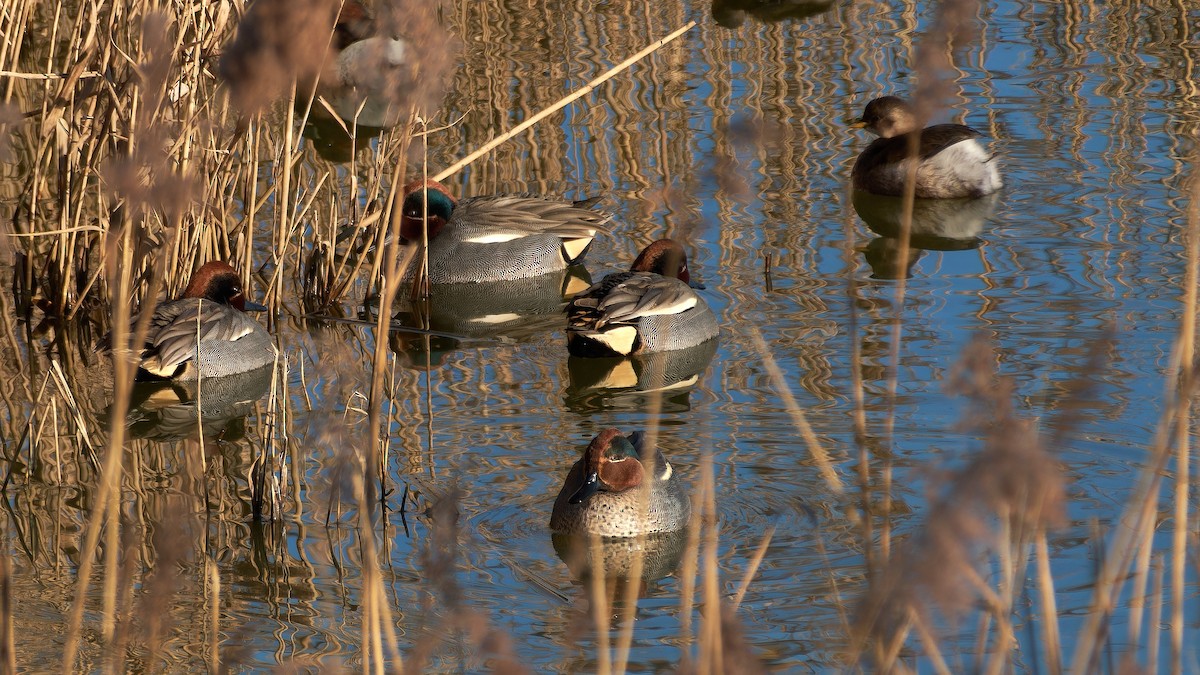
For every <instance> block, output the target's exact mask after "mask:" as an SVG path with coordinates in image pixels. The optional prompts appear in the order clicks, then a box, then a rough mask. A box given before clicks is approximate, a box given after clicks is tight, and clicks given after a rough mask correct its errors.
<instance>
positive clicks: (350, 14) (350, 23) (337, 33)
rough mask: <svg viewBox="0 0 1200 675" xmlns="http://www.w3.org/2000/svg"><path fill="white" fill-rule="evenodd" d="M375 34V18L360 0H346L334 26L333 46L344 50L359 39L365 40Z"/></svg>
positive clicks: (338, 49)
mask: <svg viewBox="0 0 1200 675" xmlns="http://www.w3.org/2000/svg"><path fill="white" fill-rule="evenodd" d="M374 34H375V20H374V19H373V18H372V17H371V14H370V13H369V12H367V8H366V7H363V5H362V3H361V2H358V0H346V1H345V2H343V3H342V9H341V11H340V12H339V13H338V18H337V23H336V24H334V26H333V47H334V49H336V50H337V51H338V52H341V51H343V50H344V49H346V47H349V46H350V45H351V44H353V43H355V42H358V41H359V40H365V39H367V38H369V37H371V36H372V35H374Z"/></svg>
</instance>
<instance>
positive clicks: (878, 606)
mask: <svg viewBox="0 0 1200 675" xmlns="http://www.w3.org/2000/svg"><path fill="white" fill-rule="evenodd" d="M991 358H992V357H991V350H990V349H989V348H988V347H987V346H986V345H985V344H983V343H982V341H979V340H977V341H976V342H975V343H973V344H972V345H971V346H969V347H968V348H967V350H966V352H965V354H964V357H963V360H962V362H961V363H960V365H959V366H958V367H957V368H956V372H955V374H954V377H953V378H952V382H953V383H954V388H955V390H956V391H958V392H960V393H962V394H964V395H965V396H967V397H968V398H969V399H970V400H972V401H973V408H974V410H975V412H974V413H972V414H970V415H969V416H968V424H970V425H971V427H972V428H975V429H978V430H981V431H983V432H985V433H987V437H986V438H985V439H984V448H983V449H982V450H981V451H980V452H978V453H977V454H976V455H975V456H974V457H972V458H971V460H970V461H969V462H968V463H967V465H966V466H964V467H963V468H962V469H961V470H959V471H957V472H956V473H955V474H954V475H953V476H952V477H951V478H950V479H949V480H948V481H947V484H946V491H945V493H944V494H943V495H942V496H941V497H940V498H938V499H936V500H935V501H933V505H932V507H931V509H930V513H929V516H928V517H927V518H926V521H925V523H924V526H923V528H922V529H921V531H920V532H918V533H917V534H915V535H913V537H912V538H911V539H910V540H908V541H906V542H905V544H904V545H903V546H902V547H901V548H900V549H898V550H897V551H896V552H895V554H893V556H892V559H891V560H890V561H889V562H888V565H887V567H886V568H885V569H884V570H883V574H882V577H881V578H879V579H877V580H873V583H872V588H871V589H870V590H869V592H868V594H867V595H866V596H865V597H864V598H863V600H862V603H861V605H860V608H859V618H858V622H857V626H856V630H855V636H854V646H853V648H852V654H854V660H855V661H857V660H858V659H859V658H861V657H860V656H859V655H860V654H861V652H862V650H863V649H864V648H865V647H866V646H867V644H872V645H874V647H873V649H874V654H875V659H876V663H875V665H876V666H877V667H878V668H880V669H881V670H884V671H887V670H890V669H891V668H893V667H894V666H895V661H894V658H895V654H896V653H897V651H896V650H897V649H898V646H899V644H901V643H903V641H904V636H905V634H906V633H907V631H908V629H909V628H910V627H911V623H912V621H913V620H914V618H913V617H915V620H916V621H921V622H927V621H929V617H930V616H931V615H930V609H932V608H937V609H938V610H940V611H941V612H942V613H944V614H946V615H947V616H949V617H953V616H955V615H956V614H958V613H961V612H962V611H964V610H966V609H967V608H969V607H970V606H971V603H972V601H973V600H974V599H975V598H976V597H983V598H985V599H988V605H989V606H990V607H991V613H992V616H993V618H995V619H996V620H997V621H998V622H1000V623H1001V625H1000V626H999V630H1000V631H1001V636H1002V637H1003V636H1006V635H1009V636H1010V635H1011V620H1010V619H1009V616H1008V614H1009V608H1010V607H1011V606H1012V604H1013V600H1012V595H1013V594H1014V593H1015V592H1016V589H1015V585H1014V584H1013V583H1012V580H1011V578H1012V572H1011V567H1012V564H1011V562H1009V563H1008V564H1006V565H1005V564H1002V568H1008V570H1009V571H1005V569H1002V570H1001V571H1002V573H1004V574H1005V575H1006V579H1007V581H1003V582H1002V584H1001V590H1002V591H1003V593H1001V594H999V595H997V594H995V593H993V592H992V591H989V590H988V589H987V585H986V583H985V582H984V580H983V579H982V578H981V577H980V575H979V574H978V573H977V571H976V570H977V567H978V565H979V562H980V560H979V558H980V554H981V553H982V551H983V550H985V549H986V548H988V547H989V546H990V547H992V548H994V549H995V550H997V551H999V552H1000V556H1001V563H1004V560H1005V556H1006V555H1007V554H1006V553H1004V552H1003V551H1004V549H1005V548H1006V547H1007V546H1009V545H1010V543H1009V542H1010V541H1011V542H1013V544H1012V545H1017V544H1018V543H1020V542H1024V541H1028V540H1029V538H1031V537H1033V536H1035V534H1036V533H1037V532H1039V531H1041V530H1044V529H1045V528H1046V527H1049V526H1052V525H1054V524H1056V523H1057V522H1058V521H1059V519H1060V518H1061V510H1062V505H1063V500H1064V486H1063V481H1062V476H1061V473H1060V471H1059V469H1058V467H1057V466H1056V464H1055V462H1054V461H1053V460H1052V459H1051V458H1050V456H1049V455H1048V454H1047V453H1046V452H1045V450H1043V449H1042V447H1041V443H1040V441H1039V439H1038V435H1037V433H1036V432H1035V431H1034V428H1033V425H1032V424H1031V423H1029V422H1028V421H1025V420H1021V419H1019V418H1017V417H1016V416H1015V415H1014V414H1013V411H1012V409H1011V405H1010V403H1009V398H1010V396H1011V383H1010V382H1008V381H1006V380H1002V379H997V378H996V376H995V375H994V373H993V370H992V365H991ZM997 523H998V525H997ZM1008 527H1012V528H1013V530H1012V534H1011V535H1010V536H1007V537H1006V536H1004V533H1005V531H1006V528H1008ZM1007 645H1008V642H1004V643H1003V644H1002V651H1001V654H999V659H998V661H999V662H1001V663H1002V662H1003V661H1004V660H1006V659H1007V658H1008V646H1007ZM993 663H995V662H993Z"/></svg>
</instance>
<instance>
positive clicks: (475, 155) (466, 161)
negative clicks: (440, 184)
mask: <svg viewBox="0 0 1200 675" xmlns="http://www.w3.org/2000/svg"><path fill="white" fill-rule="evenodd" d="M695 25H696V22H695V21H689V22H688V23H686V24H684V25H683V26H682V27H681V28H678V29H676V30H675V31H674V32H672V33H671V34H670V35H667V36H666V37H664V38H662V39H660V40H658V41H656V42H653V43H651V44H650V45H648V46H646V48H645V49H642V50H641V51H639V52H637V53H636V54H634V55H633V56H630V57H629V58H627V59H625V60H624V61H622V62H621V63H618V64H617V65H615V66H613V67H612V68H609V69H608V70H607V71H606V72H605V73H604V74H603V75H600V76H599V77H596V78H594V79H593V80H592V81H591V82H588V83H587V84H585V85H584V86H583V87H581V88H579V89H577V90H575V91H574V92H572V93H570V94H568V95H567V96H564V97H562V98H561V99H559V100H558V101H557V102H555V103H554V104H553V105H551V106H550V107H548V108H545V109H543V110H542V111H540V112H538V113H537V114H536V115H534V116H533V117H530V118H529V119H527V120H525V121H524V122H521V123H520V124H518V125H517V126H515V127H513V128H512V129H509V130H508V131H506V132H504V133H503V134H501V135H499V136H497V137H496V138H493V139H492V140H490V141H488V142H487V143H485V144H484V145H483V146H481V147H480V148H479V149H477V150H475V151H474V152H472V153H471V154H469V155H467V156H466V157H463V158H462V159H461V160H459V161H458V162H455V163H454V164H452V165H450V166H449V167H447V168H446V169H444V170H442V171H441V172H440V173H438V174H437V175H436V176H434V177H433V179H434V180H436V181H443V180H445V179H447V178H449V177H450V176H453V175H454V174H456V173H458V172H459V171H461V170H462V169H463V168H464V167H467V166H470V165H471V163H472V162H474V161H475V160H477V159H479V158H480V157H482V156H484V155H486V154H487V153H488V152H491V151H492V150H493V149H494V148H495V147H496V146H498V145H500V144H501V143H504V142H505V141H507V140H508V139H510V138H512V137H513V136H516V135H517V134H519V133H521V132H522V131H525V130H526V129H528V128H529V127H531V126H533V125H535V124H537V123H538V122H540V121H541V120H543V119H545V118H546V117H549V116H550V115H553V114H554V113H556V112H558V111H559V110H561V109H563V108H565V107H566V106H568V105H570V104H571V103H572V102H574V101H576V100H578V99H580V98H583V97H584V96H587V95H588V94H589V93H591V91H592V90H593V89H595V88H596V87H598V86H599V85H601V84H603V83H605V82H607V81H608V80H609V79H611V78H612V77H613V76H615V75H617V74H619V73H621V72H622V71H624V70H625V69H627V68H629V67H630V66H632V65H633V64H635V63H637V62H638V61H641V60H642V59H644V58H646V57H647V56H649V55H650V54H653V53H654V52H656V51H658V50H659V49H660V48H662V47H663V46H664V45H666V44H668V43H670V42H672V41H674V40H675V38H677V37H679V36H680V35H683V34H684V33H686V32H688V31H689V30H691V29H692V28H693V27H695Z"/></svg>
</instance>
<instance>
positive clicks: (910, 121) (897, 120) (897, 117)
mask: <svg viewBox="0 0 1200 675" xmlns="http://www.w3.org/2000/svg"><path fill="white" fill-rule="evenodd" d="M850 126H851V127H852V128H855V129H866V130H868V131H870V132H871V133H873V134H875V135H876V136H879V137H880V138H893V137H895V136H900V135H901V134H907V133H908V132H910V131H916V130H917V129H918V128H920V123H919V122H918V121H917V114H916V112H915V111H914V110H913V108H912V106H910V105H909V104H908V102H907V101H905V100H904V99H902V98H899V97H897V96H881V97H879V98H877V99H875V100H873V101H871V102H870V103H868V104H867V107H866V108H864V109H863V114H862V117H861V118H859V119H858V120H855V121H854V122H853V123H852V124H851V125H850Z"/></svg>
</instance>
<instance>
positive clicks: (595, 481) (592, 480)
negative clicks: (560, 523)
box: [569, 471, 600, 504]
mask: <svg viewBox="0 0 1200 675" xmlns="http://www.w3.org/2000/svg"><path fill="white" fill-rule="evenodd" d="M599 491H600V474H599V473H598V472H596V471H593V472H591V473H590V474H588V477H587V480H585V481H583V485H581V486H579V489H578V490H576V491H575V494H573V495H571V499H570V500H569V501H570V503H572V504H578V503H580V502H582V501H583V500H585V499H587V498H588V497H591V496H592V495H594V494H596V493H597V492H599Z"/></svg>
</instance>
